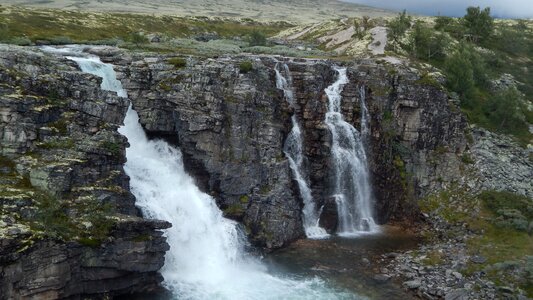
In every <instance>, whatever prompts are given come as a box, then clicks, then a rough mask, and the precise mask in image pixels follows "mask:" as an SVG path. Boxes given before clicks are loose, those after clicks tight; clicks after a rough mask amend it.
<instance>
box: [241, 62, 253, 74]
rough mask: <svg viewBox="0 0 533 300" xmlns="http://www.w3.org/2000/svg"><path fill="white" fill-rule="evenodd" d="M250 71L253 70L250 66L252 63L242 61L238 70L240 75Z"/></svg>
mask: <svg viewBox="0 0 533 300" xmlns="http://www.w3.org/2000/svg"><path fill="white" fill-rule="evenodd" d="M252 69H253V65H252V62H251V61H249V60H247V61H243V62H241V63H240V64H239V70H240V72H241V73H248V72H250V71H252Z"/></svg>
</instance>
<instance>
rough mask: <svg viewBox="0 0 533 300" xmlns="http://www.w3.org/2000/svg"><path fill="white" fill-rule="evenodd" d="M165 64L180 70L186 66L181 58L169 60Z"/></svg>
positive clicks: (185, 62) (185, 61)
mask: <svg viewBox="0 0 533 300" xmlns="http://www.w3.org/2000/svg"><path fill="white" fill-rule="evenodd" d="M167 63H169V64H171V65H173V66H174V68H175V69H181V68H184V67H186V66H187V60H185V59H184V58H181V57H173V58H169V59H168V60H167Z"/></svg>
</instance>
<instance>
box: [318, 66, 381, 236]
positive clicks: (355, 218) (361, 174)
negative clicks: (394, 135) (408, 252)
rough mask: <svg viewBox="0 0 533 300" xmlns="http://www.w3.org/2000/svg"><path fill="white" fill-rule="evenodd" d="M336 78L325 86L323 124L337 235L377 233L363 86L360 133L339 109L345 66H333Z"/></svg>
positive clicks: (361, 92)
mask: <svg viewBox="0 0 533 300" xmlns="http://www.w3.org/2000/svg"><path fill="white" fill-rule="evenodd" d="M335 71H336V72H337V73H338V78H337V80H336V81H335V82H334V83H333V84H332V85H330V86H329V87H327V88H326V89H325V92H326V95H327V96H328V99H329V102H328V112H327V113H326V124H327V126H328V128H329V130H330V132H331V136H332V145H331V154H332V159H333V165H334V171H335V186H334V195H333V196H334V198H335V202H336V204H337V211H338V215H339V228H338V230H337V231H338V233H339V235H343V236H354V235H355V236H357V235H359V234H361V233H368V232H377V231H378V227H377V225H376V223H375V221H374V218H373V211H372V190H371V187H370V176H369V171H368V165H367V157H366V153H365V149H364V140H365V139H366V137H365V136H366V135H368V134H369V127H368V119H369V116H368V109H367V108H366V104H365V100H366V99H365V93H364V88H361V89H360V96H361V133H360V132H359V131H357V129H355V128H354V127H353V126H352V125H350V124H349V123H347V122H346V121H344V119H343V116H342V112H341V101H342V97H341V92H342V90H343V88H344V85H345V84H347V83H348V77H347V75H346V68H335Z"/></svg>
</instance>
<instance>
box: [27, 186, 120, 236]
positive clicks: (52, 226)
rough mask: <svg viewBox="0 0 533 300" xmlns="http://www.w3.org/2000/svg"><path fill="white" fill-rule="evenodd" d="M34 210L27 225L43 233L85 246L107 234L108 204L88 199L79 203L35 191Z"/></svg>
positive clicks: (109, 227)
mask: <svg viewBox="0 0 533 300" xmlns="http://www.w3.org/2000/svg"><path fill="white" fill-rule="evenodd" d="M35 200H36V202H37V205H36V207H37V209H36V210H35V215H34V217H33V221H32V222H31V226H32V228H33V229H34V230H39V231H42V232H44V234H45V235H46V236H49V237H52V238H57V239H61V240H65V241H68V240H77V241H78V242H80V243H81V244H84V245H87V246H99V245H100V244H101V243H102V242H103V241H104V240H105V239H106V238H107V237H108V236H109V232H110V230H111V227H112V226H113V223H114V222H113V221H112V220H110V219H108V217H107V216H109V215H110V212H111V210H112V207H111V206H110V205H109V204H102V203H99V202H98V201H96V200H95V199H92V198H87V199H83V201H79V202H71V201H66V200H60V199H59V198H57V197H56V196H54V195H51V194H48V193H45V192H42V191H37V192H36V197H35Z"/></svg>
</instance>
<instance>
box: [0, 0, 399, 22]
mask: <svg viewBox="0 0 533 300" xmlns="http://www.w3.org/2000/svg"><path fill="white" fill-rule="evenodd" d="M2 2H3V3H4V4H8V5H23V6H30V7H37V8H60V9H69V10H81V11H99V12H124V13H142V14H157V15H176V16H212V17H235V18H251V19H254V20H258V21H271V20H276V21H277V20H282V21H289V22H297V23H314V22H317V21H324V20H328V19H334V18H342V17H358V16H364V15H367V16H370V17H378V16H387V15H391V14H393V12H391V11H388V10H384V9H379V8H372V7H368V6H363V5H358V4H352V3H345V2H340V1H336V0H283V1H282V0H249V1H247V0H152V1H150V2H146V1H143V0H112V1H111V0H83V1H80V0H36V1H32V0H4V1H2Z"/></svg>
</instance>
